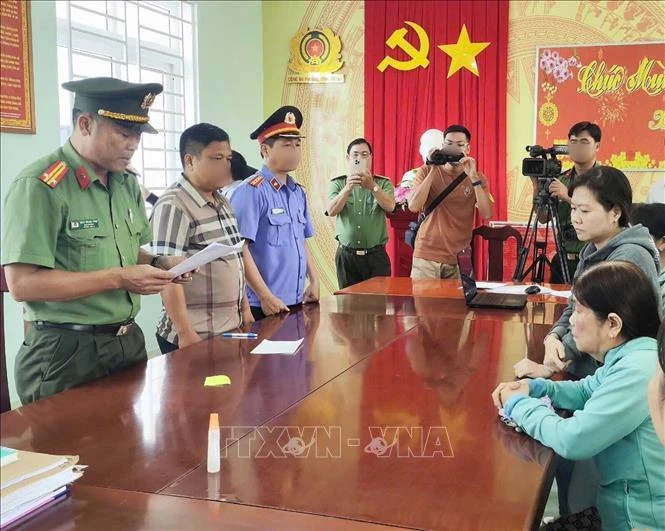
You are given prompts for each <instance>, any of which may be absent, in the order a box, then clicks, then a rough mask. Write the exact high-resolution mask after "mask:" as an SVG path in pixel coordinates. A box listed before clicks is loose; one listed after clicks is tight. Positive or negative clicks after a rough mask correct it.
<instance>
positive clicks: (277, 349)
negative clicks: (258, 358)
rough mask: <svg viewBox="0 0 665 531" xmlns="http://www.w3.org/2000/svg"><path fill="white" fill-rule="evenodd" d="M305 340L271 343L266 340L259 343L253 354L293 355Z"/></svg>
mask: <svg viewBox="0 0 665 531" xmlns="http://www.w3.org/2000/svg"><path fill="white" fill-rule="evenodd" d="M304 341H305V340H304V339H299V340H298V341H270V340H269V339H264V340H263V341H261V343H259V344H258V345H257V346H256V347H255V348H254V350H252V352H251V353H252V354H286V355H289V356H290V355H293V354H295V353H296V352H297V351H298V349H299V348H300V347H301V346H302V344H303V342H304Z"/></svg>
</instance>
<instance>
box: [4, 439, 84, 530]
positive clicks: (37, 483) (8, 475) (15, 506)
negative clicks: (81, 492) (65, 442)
mask: <svg viewBox="0 0 665 531" xmlns="http://www.w3.org/2000/svg"><path fill="white" fill-rule="evenodd" d="M77 463H78V456H60V455H47V454H37V453H33V452H23V451H20V450H19V451H17V452H16V459H15V460H14V461H13V462H11V463H8V464H6V465H3V466H2V475H1V479H0V526H2V527H5V526H7V525H9V524H12V523H17V522H18V521H19V520H21V521H22V520H24V519H26V518H28V517H31V516H34V515H35V514H37V513H38V512H40V511H41V510H43V509H44V508H46V507H49V506H51V505H54V504H55V503H57V502H58V501H60V500H62V499H64V498H66V497H67V495H68V494H69V489H68V485H70V484H71V483H73V482H74V481H76V480H77V479H78V478H80V477H81V476H82V475H83V468H84V467H81V466H77Z"/></svg>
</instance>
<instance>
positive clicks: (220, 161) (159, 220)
mask: <svg viewBox="0 0 665 531" xmlns="http://www.w3.org/2000/svg"><path fill="white" fill-rule="evenodd" d="M231 156H232V152H231V145H230V140H229V135H228V134H227V133H226V132H225V131H223V130H222V129H220V128H219V127H216V126H214V125H211V124H206V123H201V124H197V125H194V126H192V127H190V128H188V129H186V130H185V131H184V132H183V133H182V135H181V137H180V160H181V161H182V167H183V174H182V177H181V178H180V179H179V180H178V181H177V182H176V183H175V184H173V185H172V186H171V187H170V188H168V189H167V190H166V192H164V194H163V195H162V196H161V197H160V198H159V201H157V204H156V205H155V209H154V212H153V215H152V218H151V220H150V222H151V225H152V236H153V238H152V248H153V250H154V252H155V254H158V255H175V256H186V257H189V256H191V255H193V254H195V253H196V252H198V251H200V250H201V249H203V248H204V247H206V246H207V245H208V244H210V243H213V242H218V243H223V244H225V245H234V244H236V243H238V242H240V241H241V237H240V234H239V232H238V224H237V221H236V217H235V215H234V213H233V209H232V207H231V204H230V203H229V201H228V200H227V199H226V198H225V197H224V196H223V195H222V194H221V192H220V191H219V190H220V189H221V188H222V187H224V186H225V185H227V184H229V183H230V182H231V170H230V164H231ZM162 301H163V303H164V307H163V310H162V316H161V319H160V321H159V324H158V326H157V341H158V343H159V347H160V349H161V351H162V353H167V352H171V351H173V350H176V349H178V348H184V347H186V346H188V345H192V344H194V343H197V342H199V341H201V340H203V339H206V338H208V337H212V336H215V335H218V334H221V333H223V332H228V331H229V330H234V329H236V328H239V327H241V326H243V325H251V324H252V323H253V322H254V319H253V317H252V313H251V312H250V309H249V303H248V301H247V297H246V295H245V271H244V267H243V259H242V251H239V252H238V253H237V254H236V255H232V256H227V257H224V259H218V260H215V261H213V262H211V263H209V264H206V265H204V266H203V267H202V268H200V269H199V271H198V274H197V275H195V279H194V280H193V281H192V282H191V283H190V284H189V285H187V286H186V287H185V288H183V287H182V286H178V285H171V286H168V289H165V290H164V291H163V292H162Z"/></svg>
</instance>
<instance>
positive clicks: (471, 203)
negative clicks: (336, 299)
mask: <svg viewBox="0 0 665 531" xmlns="http://www.w3.org/2000/svg"><path fill="white" fill-rule="evenodd" d="M443 136H444V140H443V145H442V146H439V147H438V148H436V147H435V148H432V149H430V150H429V153H428V160H427V163H426V164H425V165H424V166H422V167H421V168H420V169H418V172H417V174H416V177H415V179H414V186H413V190H412V191H411V194H410V195H409V199H408V203H409V210H411V212H419V213H421V214H422V213H424V212H427V211H428V207H429V205H431V204H433V203H434V202H435V201H437V198H438V197H440V196H441V197H444V195H443V194H446V195H445V197H444V199H443V200H442V201H441V202H440V203H439V204H438V205H437V206H436V207H435V208H434V209H433V210H432V211H431V212H429V213H427V215H426V217H425V218H424V220H423V221H422V223H421V224H420V227H419V229H418V232H417V235H416V239H415V245H414V249H413V266H412V269H411V278H413V279H437V278H459V270H458V268H457V253H459V252H460V251H461V250H462V249H464V248H465V247H467V246H468V245H469V244H470V242H471V236H472V232H473V221H474V215H475V209H476V208H477V209H478V211H479V212H480V215H481V217H482V218H483V219H490V218H491V217H492V216H493V214H494V207H493V199H492V196H491V194H490V193H489V190H488V187H487V179H486V178H485V176H484V175H483V174H482V173H480V172H478V171H477V170H476V161H475V160H474V159H473V158H472V157H469V151H470V142H471V133H470V132H469V130H468V129H467V128H466V127H463V126H461V125H451V126H450V127H448V128H447V129H446V130H445V131H444V135H443Z"/></svg>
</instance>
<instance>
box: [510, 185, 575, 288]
mask: <svg viewBox="0 0 665 531" xmlns="http://www.w3.org/2000/svg"><path fill="white" fill-rule="evenodd" d="M551 182H552V179H538V194H537V195H536V196H535V197H534V198H533V205H532V206H531V214H530V215H529V222H528V224H527V227H526V232H525V234H524V239H523V240H522V247H521V248H520V250H519V254H518V260H517V267H516V268H515V274H514V275H513V281H515V282H522V281H523V280H524V278H525V277H526V276H527V275H528V274H529V273H531V281H532V282H538V283H542V282H544V281H545V265H547V266H549V268H550V271H552V261H551V260H550V259H549V258H548V257H547V240H548V238H549V234H550V230H551V232H552V234H553V236H554V245H555V247H556V253H557V256H558V257H559V263H560V265H561V276H562V279H563V281H564V283H566V284H570V274H569V273H568V260H566V255H565V254H564V252H563V251H564V249H563V244H562V242H561V225H560V224H559V210H558V208H557V206H558V200H557V199H556V197H552V196H551V195H550V193H549V185H550V183H551ZM543 208H546V209H547V222H546V223H545V239H544V240H543V241H539V240H538V214H539V213H540V212H541V211H542V209H543ZM529 249H533V262H532V263H531V265H530V266H529V267H528V268H527V269H526V271H525V269H524V268H525V267H526V261H527V258H528V255H529Z"/></svg>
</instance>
